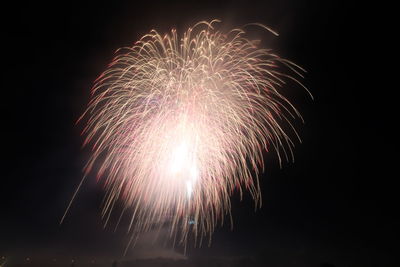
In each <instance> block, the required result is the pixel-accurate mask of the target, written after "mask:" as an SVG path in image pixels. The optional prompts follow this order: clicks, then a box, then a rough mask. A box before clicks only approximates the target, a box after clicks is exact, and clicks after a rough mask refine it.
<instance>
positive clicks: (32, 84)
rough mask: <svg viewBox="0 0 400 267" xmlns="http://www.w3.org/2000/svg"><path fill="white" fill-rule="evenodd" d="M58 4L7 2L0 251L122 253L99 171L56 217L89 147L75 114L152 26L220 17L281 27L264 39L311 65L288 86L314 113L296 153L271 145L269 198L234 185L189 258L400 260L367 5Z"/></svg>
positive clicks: (276, 262) (290, 262)
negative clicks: (208, 239)
mask: <svg viewBox="0 0 400 267" xmlns="http://www.w3.org/2000/svg"><path fill="white" fill-rule="evenodd" d="M56 2H58V1H54V3H53V4H49V3H46V4H40V3H39V4H38V3H36V2H35V3H34V4H25V3H15V4H13V5H12V6H9V7H5V8H4V9H3V12H4V13H6V14H8V16H4V17H3V18H2V28H3V30H2V34H1V35H2V37H3V38H2V39H3V40H2V43H3V45H5V48H3V59H4V58H5V61H4V60H3V75H4V77H3V79H2V86H1V87H2V101H1V114H2V123H1V124H2V133H3V134H4V135H3V136H4V137H3V138H2V140H3V145H2V156H3V160H2V175H1V184H0V188H1V191H0V257H1V256H2V255H6V256H9V257H14V259H17V258H23V257H28V256H29V257H56V256H60V257H66V258H68V257H79V256H82V257H85V256H86V257H106V258H118V257H119V256H120V254H121V253H122V251H123V248H124V246H125V244H126V243H125V242H126V239H127V238H128V237H127V236H126V234H125V232H124V229H120V230H118V231H117V232H116V233H113V231H112V229H110V228H106V229H102V221H101V218H100V211H101V209H100V200H101V197H102V189H101V187H100V186H99V185H98V184H96V182H95V181H94V178H93V179H89V180H88V181H87V182H86V183H85V184H84V186H83V188H82V190H81V192H80V194H79V196H78V198H77V199H76V201H75V203H74V205H73V207H72V209H71V211H70V214H69V216H68V217H67V220H66V221H65V223H64V224H63V225H62V226H59V224H58V222H59V220H60V218H61V216H62V214H63V212H64V210H65V208H66V205H67V204H68V201H69V200H70V197H71V195H72V193H73V191H74V189H75V188H76V186H77V184H78V183H79V181H80V179H81V177H82V173H81V170H82V168H83V165H84V163H85V160H86V159H87V158H88V153H89V152H88V151H87V150H85V149H83V150H82V149H81V143H82V138H81V137H80V130H81V125H78V126H76V125H75V121H76V119H77V118H78V117H79V115H80V114H81V113H82V112H83V111H84V109H85V105H86V103H87V102H88V100H89V89H90V88H91V86H92V82H93V80H94V79H95V78H96V77H97V76H98V75H99V74H100V73H101V72H102V71H103V70H104V69H105V67H106V65H107V64H108V63H109V62H110V61H111V59H112V57H113V53H114V51H115V50H116V49H117V48H119V47H122V46H127V45H130V44H132V43H133V42H134V41H136V40H137V39H138V38H140V37H141V36H142V35H143V34H145V33H146V32H148V31H149V30H150V29H152V28H156V29H158V30H159V31H160V32H167V31H168V30H169V29H170V28H171V27H178V29H184V28H185V27H187V26H189V25H191V24H193V23H195V22H197V21H199V20H210V19H213V18H219V19H222V20H223V22H224V23H226V25H231V26H240V25H243V24H245V23H248V22H260V23H263V24H266V25H268V26H270V27H272V28H273V29H275V30H276V31H278V32H279V33H280V36H279V37H274V36H272V35H268V34H266V35H265V36H264V35H263V41H264V42H265V43H266V44H268V45H269V46H271V47H272V48H273V49H274V50H275V51H276V52H277V53H279V54H280V55H281V56H283V57H286V58H288V59H290V60H292V61H294V62H296V63H298V64H299V65H301V66H302V67H304V68H305V69H306V70H307V71H308V73H307V75H306V78H305V80H304V84H305V85H306V86H307V87H308V88H309V89H310V90H311V91H312V93H313V95H314V97H315V100H314V101H312V100H311V99H310V98H309V97H308V96H307V94H306V93H305V92H304V91H302V90H301V88H298V87H295V86H292V88H288V89H290V90H287V92H288V93H287V96H288V97H289V98H290V99H291V100H292V101H293V102H294V103H295V104H296V106H297V107H298V109H299V110H300V112H301V113H302V114H303V116H304V119H305V121H306V123H305V125H300V124H299V128H298V129H299V133H300V135H301V137H302V139H303V143H302V144H298V145H297V146H296V150H295V158H296V161H295V163H294V164H292V163H287V164H284V165H283V168H282V169H280V168H279V164H278V162H277V159H276V156H273V155H268V156H267V158H266V172H265V174H263V175H262V176H261V186H262V193H263V207H262V209H261V210H258V211H257V212H254V209H253V204H252V202H251V199H250V198H249V197H248V196H247V197H245V199H244V200H243V201H242V202H240V201H239V200H238V198H237V196H234V197H233V210H232V212H233V217H234V230H233V231H230V230H229V226H225V227H222V228H220V229H218V230H217V231H216V233H215V235H214V240H213V243H212V246H211V247H210V248H207V247H205V248H201V249H189V251H188V254H187V256H188V257H191V258H196V257H197V258H198V257H200V258H201V257H227V258H232V257H237V256H250V257H255V258H257V259H260V260H262V261H265V262H267V263H271V264H273V266H318V264H319V263H321V262H330V263H333V264H335V265H337V266H349V265H350V264H353V263H377V264H380V263H384V262H395V261H396V260H397V262H399V261H398V259H395V251H398V244H396V243H397V241H398V239H399V235H398V229H397V228H398V225H399V223H400V219H399V215H398V206H397V205H396V200H397V198H398V197H397V193H396V192H397V191H398V190H397V188H396V187H395V186H394V180H395V175H394V174H392V173H391V172H390V171H389V170H390V167H391V166H390V163H389V160H388V158H390V156H389V154H388V151H390V150H391V149H393V150H394V148H391V146H392V145H391V139H392V138H393V136H392V135H393V134H390V133H389V132H390V131H388V127H389V126H388V125H391V124H390V123H389V121H390V120H389V118H388V116H387V114H390V112H389V107H388V105H387V104H386V103H387V100H388V99H387V98H388V94H387V90H388V89H389V88H385V87H384V85H383V84H382V83H378V82H377V80H378V79H377V78H376V77H377V76H378V72H379V69H380V68H381V67H382V64H383V62H382V59H381V57H383V55H384V54H385V53H386V52H387V51H385V50H384V49H383V48H382V46H379V47H378V46H376V45H375V44H376V43H379V42H378V41H377V40H379V33H381V29H379V27H378V26H377V23H376V22H377V20H379V19H378V18H377V17H375V16H369V15H368V14H369V13H367V9H369V8H368V7H366V6H365V5H357V4H348V3H347V1H343V2H342V1H318V0H307V1H296V0H284V1H260V2H254V1H210V2H208V1H198V2H190V1H182V2H180V1H165V3H159V2H157V1H140V2H135V1H127V2H118V1H110V3H107V4H103V3H98V2H96V3H90V4H89V3H86V4H83V3H79V2H78V3H71V2H70V1H66V2H65V3H62V4H60V3H56ZM391 123H392V122H391ZM152 250H153V251H159V250H162V249H161V248H158V247H151V246H149V245H148V244H146V243H145V242H144V243H143V244H142V245H140V246H139V247H138V248H133V249H132V250H131V251H130V252H129V253H128V257H131V256H132V255H140V254H141V253H145V252H143V251H146V253H149V251H152ZM164 252H165V251H164ZM181 252H182V251H181V250H180V249H176V254H178V253H181ZM152 253H153V252H150V255H152ZM157 253H158V252H154V253H153V254H154V255H155V256H157V255H158V254H157ZM165 253H167V254H168V253H170V254H171V255H172V254H173V253H172V250H168V252H165ZM132 257H133V256H132Z"/></svg>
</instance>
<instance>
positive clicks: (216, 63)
mask: <svg viewBox="0 0 400 267" xmlns="http://www.w3.org/2000/svg"><path fill="white" fill-rule="evenodd" d="M217 22H218V21H217V20H214V21H211V22H204V21H203V22H200V23H197V24H196V25H195V26H193V27H191V28H189V29H188V30H187V31H186V32H184V33H183V34H182V35H179V34H178V33H177V31H176V30H172V31H171V32H170V33H169V34H166V35H163V36H162V35H160V34H159V33H157V32H156V31H155V30H152V31H151V32H150V33H149V34H146V35H145V36H143V37H142V38H141V39H140V40H139V41H138V42H136V43H135V44H134V45H133V46H132V47H127V48H122V49H119V50H118V51H117V55H116V57H115V58H114V60H113V61H112V63H111V64H110V65H109V66H108V68H107V70H106V71H105V72H104V73H103V74H101V75H100V77H99V78H98V79H97V80H96V82H95V85H94V87H93V89H92V97H91V101H90V102H89V104H88V108H87V110H86V112H85V113H84V114H83V115H82V117H81V119H82V118H86V119H87V125H86V127H85V129H84V131H83V133H84V134H85V135H86V139H85V144H90V145H91V146H92V148H93V150H92V155H91V158H90V159H89V161H88V163H87V165H86V168H85V176H86V175H87V174H88V173H90V172H91V171H92V169H95V171H96V172H97V174H98V177H99V178H101V179H103V181H104V185H105V189H106V196H105V200H104V209H103V216H104V217H105V221H106V222H107V221H108V218H109V217H110V214H111V213H112V211H113V209H114V208H115V204H116V203H117V202H120V203H122V204H123V207H124V208H123V211H122V214H124V213H128V214H130V216H131V223H130V226H129V228H130V230H131V232H132V233H133V234H132V235H133V236H137V234H139V233H142V232H146V231H150V230H152V229H154V227H155V226H156V227H168V228H167V229H168V230H169V234H170V237H171V239H172V240H174V242H178V243H183V244H186V242H187V240H188V237H189V235H190V236H193V237H194V240H195V243H196V244H197V242H200V243H201V240H202V237H204V236H209V237H210V239H209V240H211V234H212V233H213V231H214V229H215V227H216V226H217V225H218V224H219V223H221V224H222V223H223V221H224V218H225V217H226V216H227V215H228V216H229V217H230V208H231V203H230V196H231V194H232V193H233V192H234V191H238V192H240V195H242V194H243V192H250V194H251V196H252V197H253V198H254V201H255V203H256V206H260V205H261V193H260V187H259V183H258V173H259V172H260V171H262V170H263V168H264V162H263V151H270V150H273V151H275V152H276V153H277V155H278V158H279V160H281V159H285V158H286V159H290V158H292V157H293V154H292V149H293V145H294V144H293V142H292V141H291V139H290V137H289V135H288V133H287V130H285V129H290V131H292V132H293V133H294V134H295V136H297V134H296V131H295V130H294V128H293V127H292V124H291V121H292V120H293V119H294V118H296V117H299V118H301V116H300V114H299V112H298V111H297V110H296V109H295V107H294V106H293V105H292V104H291V103H290V102H289V101H288V100H287V99H286V98H285V96H283V95H282V94H281V92H280V88H281V87H282V86H283V85H284V84H285V82H286V81H288V80H293V81H295V82H297V83H298V84H300V85H301V83H300V82H298V81H297V80H296V78H295V76H301V72H302V71H303V70H302V69H301V68H300V67H299V66H297V65H295V64H294V63H292V62H290V61H288V60H286V59H283V58H281V57H279V56H277V55H276V54H274V53H273V52H272V51H271V50H269V49H264V48H260V42H259V41H257V40H251V39H249V38H247V37H246V36H247V34H246V31H245V30H244V29H233V30H231V31H228V32H224V31H221V30H217V29H216V26H217V25H216V23H217ZM256 25H258V26H261V27H263V28H264V29H268V28H267V27H265V26H263V25H260V24H256ZM245 27H247V26H245ZM268 30H269V29H268ZM270 32H272V33H274V32H273V31H271V30H270ZM274 34H275V33H274ZM285 72H289V73H288V74H287V73H285ZM290 73H292V74H293V75H290ZM297 137H298V136H297ZM121 216H122V215H121Z"/></svg>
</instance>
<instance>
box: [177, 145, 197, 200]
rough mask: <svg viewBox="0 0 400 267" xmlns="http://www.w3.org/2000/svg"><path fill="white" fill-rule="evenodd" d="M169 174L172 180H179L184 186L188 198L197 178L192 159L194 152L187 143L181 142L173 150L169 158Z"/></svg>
mask: <svg viewBox="0 0 400 267" xmlns="http://www.w3.org/2000/svg"><path fill="white" fill-rule="evenodd" d="M170 172H171V174H172V176H173V178H179V180H181V181H182V182H184V183H185V185H186V194H187V197H188V198H190V197H191V195H192V193H193V188H194V186H195V183H196V180H197V178H198V176H199V171H198V168H197V164H196V162H195V159H194V151H192V150H191V149H190V147H189V146H188V144H187V142H182V143H180V144H179V145H178V146H176V148H175V149H174V151H173V153H172V158H171V165H170Z"/></svg>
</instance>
